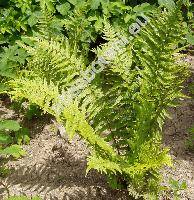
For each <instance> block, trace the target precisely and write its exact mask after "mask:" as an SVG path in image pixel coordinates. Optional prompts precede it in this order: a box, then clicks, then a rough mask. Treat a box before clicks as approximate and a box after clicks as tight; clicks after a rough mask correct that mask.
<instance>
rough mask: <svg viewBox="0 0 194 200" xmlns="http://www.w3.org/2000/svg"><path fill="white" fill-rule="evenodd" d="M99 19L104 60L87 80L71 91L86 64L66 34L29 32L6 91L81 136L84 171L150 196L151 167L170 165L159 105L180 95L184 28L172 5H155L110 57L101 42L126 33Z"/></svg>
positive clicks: (154, 175)
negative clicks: (23, 57)
mask: <svg viewBox="0 0 194 200" xmlns="http://www.w3.org/2000/svg"><path fill="white" fill-rule="evenodd" d="M104 24H105V28H104V35H105V37H104V38H105V40H106V41H107V42H106V43H105V44H102V45H101V46H100V47H98V48H97V49H96V51H95V52H96V56H97V57H99V56H103V58H105V59H106V60H107V61H108V63H106V65H104V70H103V71H101V72H100V73H97V74H96V75H95V78H94V80H93V81H92V82H90V83H89V84H87V87H81V88H78V89H77V90H79V93H78V94H79V95H78V96H76V95H72V93H71V92H69V88H71V86H73V85H75V82H76V80H77V78H82V74H83V72H84V70H86V69H90V68H92V63H91V64H89V65H88V64H87V63H88V61H86V58H85V57H84V53H82V52H81V51H80V50H79V48H78V47H77V46H76V45H75V44H72V43H71V42H68V41H72V40H73V38H68V39H64V40H63V41H55V40H53V39H51V40H47V39H44V38H41V39H33V42H34V45H33V46H32V47H29V46H27V45H22V47H23V48H25V49H26V50H27V51H28V53H29V55H30V57H29V60H28V64H27V66H26V67H25V68H24V70H22V72H21V73H19V74H18V78H17V79H15V80H12V81H10V82H9V85H10V87H11V88H12V91H10V94H11V95H12V98H13V99H18V98H22V99H23V98H25V99H28V100H29V101H30V102H31V103H35V104H37V105H39V106H40V107H41V108H42V109H43V110H44V111H45V112H48V113H50V114H52V115H53V116H55V117H56V118H57V120H58V122H59V123H62V124H63V125H64V126H65V127H66V130H67V133H68V134H69V135H70V138H72V137H73V136H74V135H75V134H79V135H80V136H81V137H82V138H83V139H85V140H86V141H87V143H88V145H89V146H90V147H91V154H90V155H89V156H88V168H87V172H88V171H89V170H90V169H96V170H98V171H99V172H102V173H105V174H107V177H108V180H109V182H110V184H111V185H112V186H113V187H115V188H126V187H127V188H128V191H129V192H130V194H131V195H133V196H134V197H137V198H141V197H144V198H145V199H146V198H147V199H150V197H151V196H155V197H156V196H157V195H158V192H159V190H160V187H159V180H160V176H159V173H158V172H159V169H161V167H163V166H164V165H171V159H170V156H169V155H168V149H167V148H164V147H163V146H162V144H161V139H162V134H161V133H162V125H163V123H164V120H165V118H166V116H167V113H166V109H167V108H168V107H169V106H175V105H176V101H177V100H178V99H179V98H181V97H182V96H183V95H182V93H181V89H182V87H181V85H182V83H183V81H184V80H185V78H186V77H187V75H188V70H187V66H186V65H185V64H184V63H183V62H182V61H181V59H180V55H179V54H178V53H177V52H178V50H177V47H178V44H179V42H180V41H181V40H182V38H183V37H184V35H185V32H184V30H185V28H184V27H183V24H182V16H181V14H180V9H179V8H178V7H177V9H175V10H173V11H166V10H164V11H161V10H158V12H156V13H155V14H154V16H153V17H152V18H150V21H149V24H148V25H147V26H146V27H143V28H142V29H141V32H140V33H139V35H137V36H136V37H135V38H133V39H132V40H131V41H130V42H129V43H128V44H127V45H125V46H120V47H119V48H118V49H117V51H116V52H117V53H116V54H115V56H114V57H113V58H110V57H109V56H108V55H107V49H109V48H110V47H112V44H113V43H114V42H115V41H117V40H118V39H119V36H118V33H119V34H124V36H125V37H129V35H127V33H126V32H127V31H123V30H122V33H121V31H120V30H121V29H122V28H121V29H119V28H115V26H114V25H110V24H109V22H108V21H107V20H105V21H104ZM107 27H108V28H107ZM72 35H73V34H72ZM64 41H66V42H64ZM70 52H71V53H70ZM99 65H100V64H99ZM98 67H99V68H100V66H98ZM78 86H79V84H78ZM76 92H77V91H76Z"/></svg>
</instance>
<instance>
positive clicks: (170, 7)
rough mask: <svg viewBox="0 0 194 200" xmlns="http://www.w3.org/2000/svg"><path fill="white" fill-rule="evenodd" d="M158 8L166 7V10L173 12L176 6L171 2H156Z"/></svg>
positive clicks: (165, 0) (159, 0) (171, 0)
mask: <svg viewBox="0 0 194 200" xmlns="http://www.w3.org/2000/svg"><path fill="white" fill-rule="evenodd" d="M158 4H159V5H160V6H164V7H166V8H167V9H168V10H174V8H175V7H176V4H175V2H174V1H173V0H158Z"/></svg>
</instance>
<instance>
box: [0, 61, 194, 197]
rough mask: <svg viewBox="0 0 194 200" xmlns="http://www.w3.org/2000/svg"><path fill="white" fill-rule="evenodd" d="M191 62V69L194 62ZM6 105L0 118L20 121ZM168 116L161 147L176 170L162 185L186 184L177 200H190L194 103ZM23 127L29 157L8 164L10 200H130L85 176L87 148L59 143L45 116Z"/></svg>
mask: <svg viewBox="0 0 194 200" xmlns="http://www.w3.org/2000/svg"><path fill="white" fill-rule="evenodd" d="M190 61H191V60H190ZM191 62H192V66H191V70H192V69H194V59H193V60H192V61H191ZM191 79H192V78H191ZM189 81H191V80H189ZM7 105H8V103H7V102H5V101H3V102H0V118H4V119H5V118H6V119H17V120H18V121H23V116H21V115H18V114H17V113H16V112H15V111H13V110H11V109H9V108H8V106H7ZM170 113H171V116H172V119H169V120H167V122H166V124H165V127H164V143H165V145H166V146H169V147H170V149H171V151H170V153H171V156H172V158H173V160H174V167H173V168H165V169H164V170H163V175H164V180H165V181H164V184H166V185H167V184H168V179H169V178H170V177H172V178H174V179H176V180H180V181H182V180H185V181H186V182H187V186H188V188H187V189H186V190H184V191H182V192H181V199H183V200H194V153H193V152H189V151H188V150H187V149H186V146H185V141H186V140H187V139H188V129H189V128H190V127H192V126H193V125H194V100H193V99H184V100H183V101H182V102H181V105H180V106H179V107H177V108H173V109H170ZM23 124H24V126H25V127H28V128H29V129H30V133H31V137H32V138H31V141H30V144H29V145H24V146H23V148H24V149H25V150H26V151H27V152H28V155H26V156H25V157H23V158H21V159H19V160H12V161H9V162H8V163H7V165H8V166H9V167H10V168H12V169H13V172H12V173H11V174H10V175H9V176H8V177H7V178H6V179H5V180H4V183H5V184H6V185H7V186H8V187H9V190H10V194H11V195H20V194H26V195H28V196H29V197H30V196H35V195H39V196H40V197H42V198H43V199H45V200H127V199H129V197H128V196H127V194H126V192H122V191H116V190H112V189H110V187H109V186H108V185H107V183H106V178H105V177H104V176H103V175H101V174H99V173H97V172H95V171H92V172H90V173H89V174H88V175H87V176H86V175H85V171H86V156H87V154H88V149H87V147H86V145H85V144H84V142H83V141H82V140H80V139H79V137H78V136H77V137H75V138H74V139H73V141H71V142H69V141H68V140H67V139H66V138H62V137H61V136H60V134H58V131H57V129H56V126H55V125H54V123H53V121H52V119H50V118H49V117H47V116H43V118H41V119H34V120H33V121H32V120H31V121H25V122H23ZM5 197H6V191H5V189H4V188H3V187H0V199H3V198H5Z"/></svg>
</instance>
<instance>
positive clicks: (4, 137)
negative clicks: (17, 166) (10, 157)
mask: <svg viewBox="0 0 194 200" xmlns="http://www.w3.org/2000/svg"><path fill="white" fill-rule="evenodd" d="M12 142H13V139H12V137H11V136H10V135H8V134H6V133H0V144H9V143H12Z"/></svg>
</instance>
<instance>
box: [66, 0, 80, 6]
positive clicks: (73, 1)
mask: <svg viewBox="0 0 194 200" xmlns="http://www.w3.org/2000/svg"><path fill="white" fill-rule="evenodd" d="M68 1H69V3H71V4H72V5H74V6H75V5H76V4H77V3H78V1H77V0H68Z"/></svg>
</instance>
